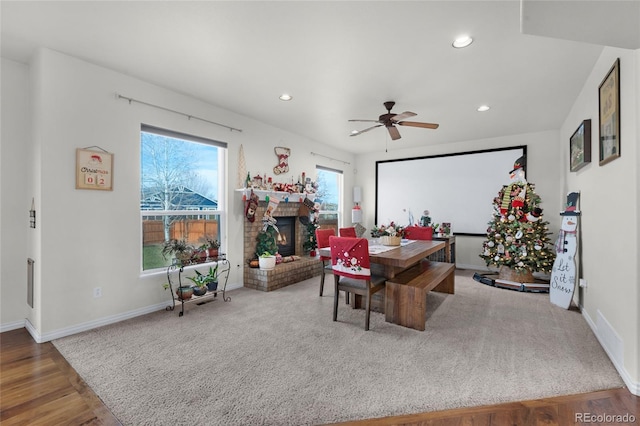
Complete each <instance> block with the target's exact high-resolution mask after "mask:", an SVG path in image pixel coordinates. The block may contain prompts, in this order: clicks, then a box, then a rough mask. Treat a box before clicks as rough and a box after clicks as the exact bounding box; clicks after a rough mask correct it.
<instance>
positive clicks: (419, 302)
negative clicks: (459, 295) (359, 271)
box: [384, 260, 456, 331]
mask: <svg viewBox="0 0 640 426" xmlns="http://www.w3.org/2000/svg"><path fill="white" fill-rule="evenodd" d="M455 269H456V268H455V265H454V264H453V263H445V262H434V261H429V260H423V261H421V262H420V263H418V264H417V265H415V266H412V267H411V268H409V269H407V270H406V271H402V272H401V273H400V274H398V275H397V276H395V277H394V278H391V279H389V280H387V284H386V289H385V308H384V312H385V319H386V321H387V322H392V323H394V324H398V325H402V326H405V327H409V328H414V329H416V330H420V331H424V325H425V322H426V313H427V293H429V291H431V290H433V291H438V292H442V293H449V294H453V293H454V287H455Z"/></svg>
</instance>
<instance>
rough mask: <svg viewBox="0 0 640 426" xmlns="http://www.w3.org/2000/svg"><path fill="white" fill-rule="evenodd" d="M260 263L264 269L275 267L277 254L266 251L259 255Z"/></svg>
mask: <svg viewBox="0 0 640 426" xmlns="http://www.w3.org/2000/svg"><path fill="white" fill-rule="evenodd" d="M258 263H259V265H260V269H262V270H263V271H268V270H271V269H274V268H275V267H276V256H275V255H274V254H271V253H270V252H268V251H265V252H263V253H262V254H261V255H260V257H258Z"/></svg>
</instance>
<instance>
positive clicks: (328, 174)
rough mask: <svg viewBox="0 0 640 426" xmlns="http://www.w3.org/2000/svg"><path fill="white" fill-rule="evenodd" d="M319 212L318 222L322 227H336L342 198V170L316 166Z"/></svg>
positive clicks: (338, 221) (338, 222)
mask: <svg viewBox="0 0 640 426" xmlns="http://www.w3.org/2000/svg"><path fill="white" fill-rule="evenodd" d="M316 176H317V179H318V181H317V182H318V196H319V200H320V212H319V215H318V222H319V224H320V225H321V226H323V227H327V226H330V227H334V228H336V230H337V228H338V225H339V224H340V223H341V221H340V216H341V215H340V200H341V199H342V171H340V170H334V169H329V168H325V167H321V166H316Z"/></svg>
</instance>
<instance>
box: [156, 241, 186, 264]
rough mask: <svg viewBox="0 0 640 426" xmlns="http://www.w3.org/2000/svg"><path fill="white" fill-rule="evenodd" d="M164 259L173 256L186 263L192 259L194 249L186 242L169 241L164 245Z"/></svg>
mask: <svg viewBox="0 0 640 426" xmlns="http://www.w3.org/2000/svg"><path fill="white" fill-rule="evenodd" d="M161 253H162V257H164V258H165V259H167V257H168V256H173V257H175V258H176V259H178V260H179V261H180V262H181V263H185V262H187V261H189V259H191V255H192V254H193V247H192V246H191V245H189V244H188V243H187V241H186V240H177V239H173V240H169V241H165V242H164V243H162V252H161Z"/></svg>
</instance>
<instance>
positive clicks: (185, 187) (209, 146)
mask: <svg viewBox="0 0 640 426" xmlns="http://www.w3.org/2000/svg"><path fill="white" fill-rule="evenodd" d="M225 147H226V145H225V144H223V143H221V142H217V141H212V140H207V139H202V138H199V137H195V136H190V135H184V134H181V133H177V132H172V131H168V130H165V129H159V128H155V127H151V126H146V125H142V130H141V133H140V160H141V167H140V188H141V192H140V213H141V218H142V270H143V271H146V270H150V269H157V268H162V267H166V266H168V265H170V264H171V263H172V262H173V258H174V257H175V253H172V252H170V251H169V252H167V251H166V250H165V252H164V253H163V248H164V247H165V243H166V242H171V241H173V240H176V241H179V242H184V245H186V246H187V247H188V248H190V249H197V248H200V247H203V248H204V247H205V246H208V245H209V243H210V242H212V241H218V242H219V241H220V240H221V235H220V231H221V229H223V226H222V225H223V223H222V222H223V218H224V210H223V208H222V206H220V205H219V200H220V198H221V197H220V188H224V176H223V170H222V169H223V167H222V164H224V163H223V160H224V158H223V156H224V154H225Z"/></svg>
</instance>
